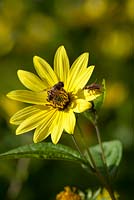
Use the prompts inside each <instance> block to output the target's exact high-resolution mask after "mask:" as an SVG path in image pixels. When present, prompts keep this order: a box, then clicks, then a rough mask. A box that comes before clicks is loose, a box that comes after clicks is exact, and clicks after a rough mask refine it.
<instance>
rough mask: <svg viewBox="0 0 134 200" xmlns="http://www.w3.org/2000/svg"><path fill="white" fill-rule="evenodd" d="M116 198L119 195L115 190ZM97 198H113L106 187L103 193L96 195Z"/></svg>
mask: <svg viewBox="0 0 134 200" xmlns="http://www.w3.org/2000/svg"><path fill="white" fill-rule="evenodd" d="M114 195H115V198H116V199H118V197H119V195H118V194H117V193H116V192H115V193H114ZM96 200H112V199H111V197H110V195H109V193H108V191H107V190H106V189H105V188H104V189H103V190H102V193H100V194H98V196H97V197H96Z"/></svg>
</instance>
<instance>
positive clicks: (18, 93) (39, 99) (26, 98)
mask: <svg viewBox="0 0 134 200" xmlns="http://www.w3.org/2000/svg"><path fill="white" fill-rule="evenodd" d="M7 97H8V98H10V99H13V100H16V101H21V102H25V103H31V104H37V105H45V103H46V99H47V92H46V91H44V92H33V91H28V90H14V91H11V92H9V93H8V94H7Z"/></svg>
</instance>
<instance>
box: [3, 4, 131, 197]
mask: <svg viewBox="0 0 134 200" xmlns="http://www.w3.org/2000/svg"><path fill="white" fill-rule="evenodd" d="M133 42H134V1H133V0H112V1H111V0H12V1H11V0H1V1H0V152H4V151H7V150H9V149H11V148H15V147H17V146H19V145H24V144H29V143H32V136H33V133H28V134H24V135H21V136H15V128H16V127H14V126H12V125H10V124H9V118H10V116H12V114H14V113H15V112H16V111H17V110H19V109H20V108H21V107H23V105H22V104H21V103H18V102H15V101H11V100H8V99H7V98H6V96H5V95H6V93H7V92H9V91H10V90H14V89H21V88H23V86H22V85H21V83H20V82H19V80H18V78H17V73H16V72H17V70H18V69H24V70H28V71H31V72H34V68H33V62H32V58H33V56H34V55H38V56H40V57H43V58H44V59H46V60H47V61H48V62H49V63H50V64H51V65H53V56H54V53H55V51H56V49H57V48H58V47H59V46H60V45H64V46H65V48H66V50H67V52H68V56H69V58H70V63H72V62H73V61H74V60H75V59H76V58H77V57H78V56H79V55H80V54H81V53H83V52H85V51H88V52H89V53H90V59H89V64H94V65H95V66H96V68H95V71H94V74H93V76H92V78H91V80H90V83H92V82H95V81H97V82H101V81H102V79H103V78H105V79H106V87H107V94H106V100H105V102H104V105H103V108H102V109H101V112H100V118H99V127H100V130H101V135H102V139H103V140H112V139H119V140H121V142H122V143H123V148H124V150H123V159H122V162H121V165H120V167H119V171H118V175H117V178H116V179H115V182H114V188H115V189H116V190H117V191H118V192H119V194H120V195H121V200H130V199H132V197H133V196H134V170H133V169H134V132H133V121H132V119H133V117H132V116H133V93H134V84H133V67H134V54H133V50H134V46H133ZM79 122H80V124H81V126H82V128H83V131H84V134H85V138H86V140H87V143H88V144H89V145H91V144H96V143H97V141H96V135H95V131H94V128H93V126H92V125H91V124H90V123H89V122H88V121H86V120H85V119H84V118H80V119H79ZM75 134H76V136H77V130H76V133H75ZM47 141H50V138H48V139H47ZM60 142H61V143H64V144H67V145H70V146H72V147H74V145H73V143H72V141H71V138H70V136H69V135H66V134H63V136H62V138H61V140H60ZM66 185H70V186H76V187H77V188H79V189H81V190H86V189H87V188H88V187H91V188H93V189H97V188H98V187H99V185H100V184H99V182H98V181H97V180H96V179H95V178H94V177H93V176H91V175H87V173H86V172H85V171H83V169H82V168H81V167H80V166H79V165H77V164H73V163H71V162H70V163H68V162H61V161H45V160H30V159H21V160H9V161H2V160H1V161H0V199H1V200H5V199H7V200H37V199H42V200H43V199H44V200H45V199H48V200H54V199H55V196H56V194H57V193H58V192H59V191H61V190H62V189H63V188H64V186H66Z"/></svg>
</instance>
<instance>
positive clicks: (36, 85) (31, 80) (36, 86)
mask: <svg viewBox="0 0 134 200" xmlns="http://www.w3.org/2000/svg"><path fill="white" fill-rule="evenodd" d="M18 77H19V79H20V81H21V82H22V84H23V85H24V86H25V87H26V88H28V89H30V90H32V91H35V92H39V91H42V90H44V89H45V88H47V87H48V84H47V83H45V81H42V80H41V79H40V78H39V77H38V76H36V75H35V74H33V73H31V72H27V71H24V70H18Z"/></svg>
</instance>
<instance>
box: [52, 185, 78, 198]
mask: <svg viewBox="0 0 134 200" xmlns="http://www.w3.org/2000/svg"><path fill="white" fill-rule="evenodd" d="M56 200H81V197H80V195H79V194H77V193H76V188H72V190H71V188H70V187H68V186H67V187H65V188H64V191H62V192H60V193H59V194H57V196H56Z"/></svg>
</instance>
